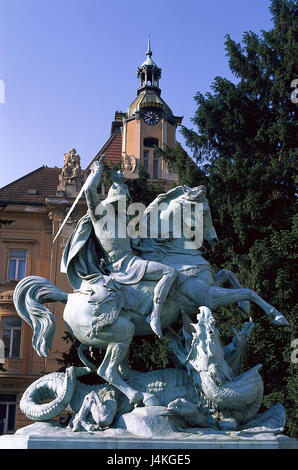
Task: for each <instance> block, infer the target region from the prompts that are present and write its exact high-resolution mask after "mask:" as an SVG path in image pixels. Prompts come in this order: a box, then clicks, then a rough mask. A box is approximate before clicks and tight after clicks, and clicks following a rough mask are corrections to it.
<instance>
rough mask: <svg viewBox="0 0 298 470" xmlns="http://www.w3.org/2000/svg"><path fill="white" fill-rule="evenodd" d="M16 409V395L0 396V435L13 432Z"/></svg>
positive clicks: (3, 394) (6, 394) (5, 394)
mask: <svg viewBox="0 0 298 470" xmlns="http://www.w3.org/2000/svg"><path fill="white" fill-rule="evenodd" d="M16 407H17V395H16V394H15V393H1V394H0V434H1V433H3V434H6V433H7V432H13V431H15V428H16Z"/></svg>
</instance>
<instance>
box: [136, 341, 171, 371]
mask: <svg viewBox="0 0 298 470" xmlns="http://www.w3.org/2000/svg"><path fill="white" fill-rule="evenodd" d="M167 345H168V340H167V339H166V338H161V339H159V338H158V337H157V336H153V335H151V336H146V337H144V338H141V337H135V338H134V339H133V341H132V343H131V346H130V356H129V364H130V367H131V368H132V369H135V370H143V371H151V370H153V369H164V368H165V367H170V366H171V363H170V360H169V358H168V355H167Z"/></svg>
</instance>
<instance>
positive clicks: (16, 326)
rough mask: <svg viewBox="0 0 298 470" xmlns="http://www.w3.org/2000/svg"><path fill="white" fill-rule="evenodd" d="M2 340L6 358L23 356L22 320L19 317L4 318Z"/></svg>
mask: <svg viewBox="0 0 298 470" xmlns="http://www.w3.org/2000/svg"><path fill="white" fill-rule="evenodd" d="M2 339H3V341H4V353H5V357H11V358H13V357H20V356H21V341H22V320H21V318H19V317H5V316H3V317H2Z"/></svg>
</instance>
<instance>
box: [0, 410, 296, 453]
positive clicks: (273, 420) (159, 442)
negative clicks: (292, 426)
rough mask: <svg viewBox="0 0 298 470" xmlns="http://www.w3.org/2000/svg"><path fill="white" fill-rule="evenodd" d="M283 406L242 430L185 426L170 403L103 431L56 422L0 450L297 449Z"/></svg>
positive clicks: (35, 427)
mask: <svg viewBox="0 0 298 470" xmlns="http://www.w3.org/2000/svg"><path fill="white" fill-rule="evenodd" d="M283 426H284V409H283V407H282V405H280V404H276V405H274V406H272V407H271V408H269V410H267V411H265V412H264V413H261V414H259V415H257V417H256V418H255V419H254V420H253V421H251V422H250V423H247V424H246V425H245V426H243V427H242V428H241V430H238V431H229V430H225V431H224V430H215V429H209V428H207V429H205V428H185V425H184V427H183V422H182V421H181V420H180V419H179V418H177V417H176V416H173V415H172V414H171V413H168V412H167V409H166V408H165V407H160V406H149V407H143V408H135V409H134V410H133V411H132V412H130V413H126V414H124V415H122V416H120V418H119V419H118V420H117V421H116V422H115V423H114V424H113V426H112V427H110V428H108V429H105V430H104V431H91V432H73V431H71V430H70V429H67V428H64V427H62V426H61V425H60V424H59V423H57V422H56V421H53V420H49V421H46V422H40V423H33V424H31V425H29V426H26V427H24V428H21V429H19V430H18V431H17V432H16V433H15V434H14V435H5V436H2V437H0V449H105V450H109V449H111V450H112V449H114V450H115V449H119V450H120V449H126V450H127V449H147V450H149V449H151V450H153V449H169V450H170V449H172V450H173V449H181V450H193V449H298V441H297V440H296V439H292V438H289V437H287V436H285V435H284V434H282V431H283Z"/></svg>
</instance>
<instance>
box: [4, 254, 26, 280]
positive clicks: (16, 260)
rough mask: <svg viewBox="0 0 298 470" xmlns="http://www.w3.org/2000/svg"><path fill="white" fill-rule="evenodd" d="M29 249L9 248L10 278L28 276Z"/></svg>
mask: <svg viewBox="0 0 298 470" xmlns="http://www.w3.org/2000/svg"><path fill="white" fill-rule="evenodd" d="M26 260H27V250H9V259H8V280H10V279H23V277H25V276H26Z"/></svg>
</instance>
